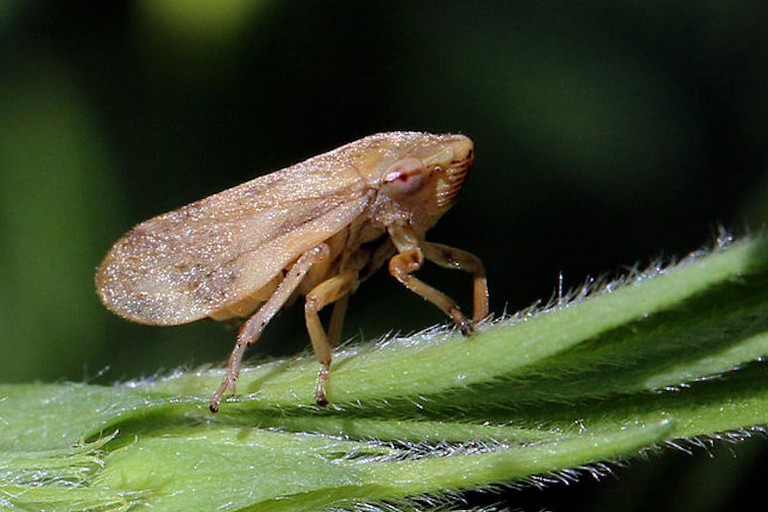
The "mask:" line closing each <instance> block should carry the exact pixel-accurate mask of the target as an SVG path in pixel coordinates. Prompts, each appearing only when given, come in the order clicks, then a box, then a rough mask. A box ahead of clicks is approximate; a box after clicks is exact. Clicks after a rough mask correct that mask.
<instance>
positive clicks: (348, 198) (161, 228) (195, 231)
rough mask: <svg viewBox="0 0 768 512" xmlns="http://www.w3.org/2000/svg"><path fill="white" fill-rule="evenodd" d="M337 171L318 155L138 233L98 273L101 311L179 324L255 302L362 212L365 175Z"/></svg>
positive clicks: (338, 168) (152, 222)
mask: <svg viewBox="0 0 768 512" xmlns="http://www.w3.org/2000/svg"><path fill="white" fill-rule="evenodd" d="M334 164H336V165H334ZM338 164H339V162H338V161H334V160H333V159H329V158H328V157H327V155H321V157H316V158H314V159H310V160H307V161H306V162H303V163H301V164H297V165H295V166H293V167H289V168H286V169H283V170H281V171H276V172H274V173H272V174H268V175H266V176H262V177H260V178H256V179H255V180H252V181H249V182H246V183H244V184H242V185H239V186H237V187H234V188H231V189H228V190H225V191H224V192H220V193H218V194H215V195H213V196H210V197H208V198H206V199H202V200H200V201H197V202H195V203H192V204H189V205H187V206H184V207H182V208H180V209H178V210H175V211H172V212H168V213H165V214H162V215H160V216H158V217H155V218H153V219H150V220H148V221H146V222H143V223H141V224H139V225H138V226H136V227H135V228H133V229H132V230H131V231H129V232H128V233H127V234H126V235H125V236H124V237H123V238H121V239H120V240H118V242H117V243H116V244H115V245H114V246H113V247H112V249H111V250H110V252H109V253H108V254H107V256H106V258H105V259H104V262H103V263H102V265H101V267H100V268H99V271H98V273H97V275H96V287H97V290H98V292H99V295H100V297H101V299H102V302H104V304H105V305H106V306H107V307H108V308H109V309H111V310H112V311H114V312H115V313H117V314H118V315H120V316H122V317H124V318H127V319H129V320H133V321H135V322H140V323H145V324H152V325H177V324H182V323H187V322H191V321H194V320H197V319H200V318H204V317H206V316H209V315H211V314H212V313H215V312H216V311H218V310H220V309H221V308H223V307H226V306H227V305H229V304H233V303H236V302H238V301H240V300H242V299H244V298H246V297H248V296H250V295H252V294H254V293H255V292H257V291H258V290H259V289H260V288H261V287H263V286H264V285H266V284H267V283H269V281H270V280H272V279H273V278H274V277H275V276H276V275H278V273H280V272H282V271H283V269H284V268H286V267H287V266H289V265H290V264H291V263H292V262H293V261H294V260H295V259H296V258H298V256H299V255H301V254H302V253H303V252H305V251H307V250H309V249H311V248H312V247H314V246H316V245H317V244H319V243H321V242H323V241H324V240H326V239H327V238H329V237H331V236H333V235H334V234H335V233H337V232H339V231H340V230H341V229H343V228H344V227H345V226H347V225H348V224H350V223H351V222H352V221H353V220H354V219H356V218H357V217H358V216H359V215H361V214H362V213H363V212H364V210H365V208H366V206H367V201H368V196H367V195H366V192H365V188H364V186H363V182H362V180H361V178H360V175H359V173H358V172H357V171H355V170H354V169H353V168H351V167H349V166H348V165H341V166H339V165H338Z"/></svg>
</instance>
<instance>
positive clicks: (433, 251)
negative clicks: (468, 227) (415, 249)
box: [421, 242, 488, 322]
mask: <svg viewBox="0 0 768 512" xmlns="http://www.w3.org/2000/svg"><path fill="white" fill-rule="evenodd" d="M421 247H422V250H423V251H424V257H426V258H427V259H428V260H430V261H432V262H434V263H437V264H438V265H440V266H441V267H445V268H451V269H457V270H463V271H465V272H472V273H473V274H474V304H473V305H474V308H473V309H474V314H473V317H472V318H473V320H474V321H475V322H479V321H480V320H482V319H483V318H485V317H487V316H488V280H487V279H486V277H485V267H484V266H483V262H482V261H480V258H478V257H477V256H475V255H474V254H472V253H470V252H467V251H462V250H461V249H457V248H455V247H450V246H448V245H443V244H435V243H432V242H423V243H422V245H421Z"/></svg>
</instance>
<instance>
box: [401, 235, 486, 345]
mask: <svg viewBox="0 0 768 512" xmlns="http://www.w3.org/2000/svg"><path fill="white" fill-rule="evenodd" d="M423 263H424V254H423V253H422V251H421V248H419V247H415V248H413V249H408V250H405V251H403V252H400V253H398V254H395V255H394V256H392V258H391V259H390V260H389V273H390V274H392V276H394V278H395V279H397V280H398V281H400V283H401V284H403V286H405V287H406V288H408V289H409V290H411V291H412V292H414V293H415V294H417V295H419V296H420V297H421V298H423V299H425V300H428V301H429V302H431V303H432V304H434V305H435V306H437V307H438V308H440V309H441V310H442V311H443V312H444V313H445V314H446V315H448V316H449V317H451V319H452V320H453V323H455V324H456V327H458V328H459V329H460V330H461V333H462V334H464V335H465V336H466V335H468V334H470V333H471V332H472V321H471V320H470V319H469V318H467V317H466V316H465V315H464V313H462V312H461V311H460V310H459V306H458V304H456V302H455V301H454V300H453V299H451V298H450V297H448V296H447V295H446V294H444V293H443V292H441V291H439V290H437V289H436V288H433V287H431V286H430V285H428V284H427V283H425V282H424V281H421V280H420V279H418V278H416V277H414V276H413V275H411V274H413V272H416V271H417V270H419V269H420V268H421V265H422V264H423Z"/></svg>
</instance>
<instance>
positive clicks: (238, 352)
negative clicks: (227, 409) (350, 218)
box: [209, 244, 329, 412]
mask: <svg viewBox="0 0 768 512" xmlns="http://www.w3.org/2000/svg"><path fill="white" fill-rule="evenodd" d="M328 254H329V249H328V246H327V245H325V244H321V245H318V246H317V247H315V248H313V249H312V250H309V251H307V252H305V253H304V254H302V255H301V256H300V257H299V259H298V260H296V263H294V264H293V266H292V267H291V269H290V270H289V271H288V274H286V276H285V278H283V280H282V281H281V282H280V284H279V285H278V287H277V289H276V290H275V293H273V294H272V296H271V297H270V298H269V300H267V302H265V303H264V304H263V305H262V306H261V307H260V308H259V310H258V311H256V313H255V314H254V315H253V316H251V317H250V318H249V319H248V320H246V321H245V323H244V324H243V325H242V327H241V328H240V332H239V333H238V335H237V341H236V342H235V348H234V349H233V350H232V354H231V355H230V356H229V365H228V366H227V373H226V374H225V375H224V379H222V381H221V385H220V386H219V389H217V390H216V392H215V393H214V394H213V397H212V398H211V402H210V404H209V407H210V409H211V412H216V411H218V410H219V404H220V403H221V397H222V396H223V395H224V393H225V392H226V391H227V390H230V391H232V392H234V390H235V384H236V383H237V378H238V377H239V376H240V365H241V364H242V361H243V355H244V354H245V349H246V348H248V346H249V345H253V344H254V343H255V342H256V340H258V339H259V336H261V332H262V331H263V330H264V327H266V325H267V324H268V323H269V321H270V320H271V319H272V317H273V316H275V313H277V312H278V310H280V308H281V307H283V305H284V304H285V303H286V301H287V300H288V299H289V298H290V297H291V295H292V294H293V292H294V291H295V290H296V288H297V287H298V286H299V283H301V280H302V279H303V278H304V276H305V275H306V273H307V271H309V269H310V267H311V266H312V265H313V264H314V263H315V262H317V261H318V260H320V259H322V258H324V257H327V256H328Z"/></svg>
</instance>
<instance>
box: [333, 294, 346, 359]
mask: <svg viewBox="0 0 768 512" xmlns="http://www.w3.org/2000/svg"><path fill="white" fill-rule="evenodd" d="M348 304H349V293H347V294H346V295H344V296H343V297H342V298H340V299H339V300H337V301H336V303H335V304H334V305H333V313H331V321H330V323H329V324H328V343H330V344H331V346H332V347H337V346H338V345H339V341H340V340H341V328H342V327H344V316H346V314H347V305H348Z"/></svg>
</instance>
